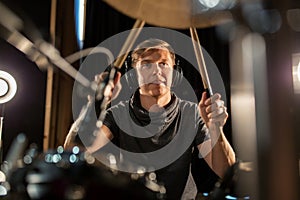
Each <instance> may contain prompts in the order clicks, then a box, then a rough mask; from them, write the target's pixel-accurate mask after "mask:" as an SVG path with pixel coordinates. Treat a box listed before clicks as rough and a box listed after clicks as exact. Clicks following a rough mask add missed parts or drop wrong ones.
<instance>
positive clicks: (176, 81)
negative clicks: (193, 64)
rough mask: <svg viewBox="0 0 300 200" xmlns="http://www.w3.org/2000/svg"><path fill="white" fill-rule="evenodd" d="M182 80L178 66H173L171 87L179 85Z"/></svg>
mask: <svg viewBox="0 0 300 200" xmlns="http://www.w3.org/2000/svg"><path fill="white" fill-rule="evenodd" d="M182 78H183V72H182V69H181V67H180V66H179V65H174V69H173V78H172V87H176V86H177V85H179V84H180V83H181V81H182Z"/></svg>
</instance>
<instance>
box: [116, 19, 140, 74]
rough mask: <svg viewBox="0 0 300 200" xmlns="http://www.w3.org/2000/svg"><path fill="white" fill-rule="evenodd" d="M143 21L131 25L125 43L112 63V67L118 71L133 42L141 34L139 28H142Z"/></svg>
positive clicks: (138, 20)
mask: <svg viewBox="0 0 300 200" xmlns="http://www.w3.org/2000/svg"><path fill="white" fill-rule="evenodd" d="M144 24H145V21H144V20H140V19H137V20H136V21H135V23H134V25H133V28H132V29H131V31H130V33H129V35H128V37H127V39H126V41H125V43H124V44H123V46H122V49H121V51H120V53H119V56H118V57H117V59H116V61H115V62H114V67H117V68H118V69H120V68H121V67H122V65H123V63H124V61H125V60H126V57H127V55H128V53H129V51H130V49H131V48H132V46H133V44H134V42H135V41H136V38H137V37H138V36H139V34H140V32H141V30H142V29H141V28H142V27H143V26H144Z"/></svg>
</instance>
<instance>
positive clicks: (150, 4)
mask: <svg viewBox="0 0 300 200" xmlns="http://www.w3.org/2000/svg"><path fill="white" fill-rule="evenodd" d="M104 1H105V2H107V3H108V4H109V5H110V6H112V7H113V8H114V9H116V10H118V11H119V12H121V13H123V14H125V15H127V16H129V17H132V18H134V19H141V20H144V21H145V22H146V23H148V24H151V25H155V26H161V27H167V28H174V29H186V28H189V27H196V28H206V27H211V26H215V25H218V24H222V23H225V22H228V21H230V20H232V15H231V13H230V12H229V11H226V10H207V9H205V8H204V7H203V6H201V4H200V2H199V1H198V0H126V1H120V0H104Z"/></svg>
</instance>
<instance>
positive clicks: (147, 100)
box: [140, 90, 171, 112]
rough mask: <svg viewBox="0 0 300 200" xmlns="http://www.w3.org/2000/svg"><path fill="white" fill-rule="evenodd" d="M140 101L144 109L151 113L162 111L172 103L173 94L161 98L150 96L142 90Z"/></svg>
mask: <svg viewBox="0 0 300 200" xmlns="http://www.w3.org/2000/svg"><path fill="white" fill-rule="evenodd" d="M140 100H141V105H142V107H143V108H145V109H146V110H148V111H150V112H157V111H160V110H161V109H162V108H163V107H164V106H166V105H167V104H168V103H169V102H170V101H171V92H170V91H169V92H167V93H165V94H163V95H159V96H150V95H147V94H144V93H143V92H142V91H141V90H140Z"/></svg>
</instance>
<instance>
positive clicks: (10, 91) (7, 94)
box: [0, 70, 17, 104]
mask: <svg viewBox="0 0 300 200" xmlns="http://www.w3.org/2000/svg"><path fill="white" fill-rule="evenodd" d="M16 92H17V83H16V80H15V79H14V77H12V75H10V74H9V73H7V72H5V71H1V70H0V104H3V103H6V102H8V101H10V100H11V99H12V98H13V97H14V96H15V94H16Z"/></svg>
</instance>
